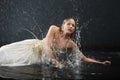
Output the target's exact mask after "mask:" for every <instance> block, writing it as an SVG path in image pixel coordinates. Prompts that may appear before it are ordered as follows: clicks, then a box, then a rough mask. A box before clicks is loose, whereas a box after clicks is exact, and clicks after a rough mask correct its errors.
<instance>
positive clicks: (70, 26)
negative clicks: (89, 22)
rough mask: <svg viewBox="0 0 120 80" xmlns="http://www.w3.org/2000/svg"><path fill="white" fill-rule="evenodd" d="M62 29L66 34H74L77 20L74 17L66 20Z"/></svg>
mask: <svg viewBox="0 0 120 80" xmlns="http://www.w3.org/2000/svg"><path fill="white" fill-rule="evenodd" d="M62 30H63V31H64V33H66V34H72V33H73V32H74V31H75V21H74V19H68V20H66V21H65V22H64V23H63V25H62Z"/></svg>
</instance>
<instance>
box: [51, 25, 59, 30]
mask: <svg viewBox="0 0 120 80" xmlns="http://www.w3.org/2000/svg"><path fill="white" fill-rule="evenodd" d="M50 29H51V30H54V31H56V30H58V29H59V27H58V26H56V25H51V26H50Z"/></svg>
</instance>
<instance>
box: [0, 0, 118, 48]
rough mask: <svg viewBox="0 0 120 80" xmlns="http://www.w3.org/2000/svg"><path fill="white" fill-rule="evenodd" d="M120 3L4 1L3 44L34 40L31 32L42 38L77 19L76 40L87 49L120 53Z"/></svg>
mask: <svg viewBox="0 0 120 80" xmlns="http://www.w3.org/2000/svg"><path fill="white" fill-rule="evenodd" d="M118 3H119V2H115V1H113V0H0V44H1V45H4V44H8V43H12V42H15V41H20V40H24V39H31V38H34V37H33V35H31V33H30V31H31V32H33V33H34V34H35V35H36V36H37V37H38V38H39V39H42V38H43V37H45V35H46V33H47V31H48V29H49V26H50V25H52V24H55V25H57V26H61V23H62V21H63V19H64V18H67V17H73V18H75V20H76V21H77V23H78V24H77V29H76V32H75V33H76V35H75V34H74V39H75V40H76V41H77V42H78V45H79V46H80V45H81V46H80V47H81V48H82V49H83V50H87V49H90V50H91V49H95V50H120V48H119V46H120V37H119V34H120V31H119V29H120V28H119V18H120V16H119V13H120V12H119V4H118ZM28 30H29V31H28ZM79 34H80V38H79V37H78V36H79Z"/></svg>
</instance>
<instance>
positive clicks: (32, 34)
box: [23, 28, 38, 39]
mask: <svg viewBox="0 0 120 80" xmlns="http://www.w3.org/2000/svg"><path fill="white" fill-rule="evenodd" d="M23 30H25V31H27V32H29V33H30V34H31V35H33V37H34V38H35V39H38V37H37V36H36V35H35V34H34V33H33V32H32V31H30V30H29V29H26V28H23Z"/></svg>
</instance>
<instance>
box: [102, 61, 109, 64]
mask: <svg viewBox="0 0 120 80" xmlns="http://www.w3.org/2000/svg"><path fill="white" fill-rule="evenodd" d="M101 64H104V65H106V64H111V61H103V62H101Z"/></svg>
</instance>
